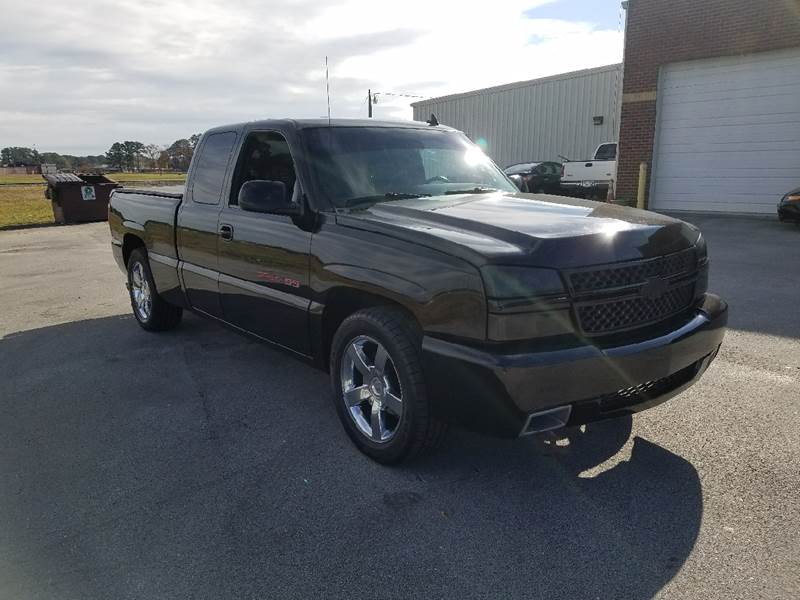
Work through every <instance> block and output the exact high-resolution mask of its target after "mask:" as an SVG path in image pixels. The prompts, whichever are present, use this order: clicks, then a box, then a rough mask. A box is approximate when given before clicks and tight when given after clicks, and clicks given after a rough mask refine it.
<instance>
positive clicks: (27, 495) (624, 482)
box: [0, 315, 702, 599]
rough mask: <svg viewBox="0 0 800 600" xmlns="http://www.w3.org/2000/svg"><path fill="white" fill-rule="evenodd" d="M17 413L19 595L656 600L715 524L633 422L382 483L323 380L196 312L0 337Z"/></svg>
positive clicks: (1, 362) (14, 463) (695, 491)
mask: <svg viewBox="0 0 800 600" xmlns="http://www.w3.org/2000/svg"><path fill="white" fill-rule="evenodd" d="M0 415H2V418H0V481H2V482H4V483H3V485H2V486H0V531H2V537H0V571H1V572H3V573H4V577H3V581H2V582H0V596H3V597H6V596H8V597H33V596H35V597H44V596H47V597H51V596H52V597H81V598H94V597H97V598H109V597H115V598H122V597H164V598H167V597H176V598H177V597H289V596H298V597H309V596H320V597H326V598H337V597H342V598H487V597H505V598H517V597H547V598H565V599H566V598H635V599H645V598H651V597H653V596H654V595H655V594H656V593H657V592H658V591H659V590H660V589H661V588H662V587H663V586H664V585H665V584H667V583H668V582H669V581H670V580H671V579H672V578H673V577H674V576H675V574H676V573H677V572H678V571H679V570H680V568H681V566H682V565H683V564H684V562H685V561H686V560H687V558H688V557H689V555H690V553H691V551H692V548H693V546H694V543H695V540H696V538H697V535H698V532H699V529H700V523H701V516H702V493H701V485H700V480H699V478H698V475H697V472H696V471H695V469H694V467H693V466H692V465H691V464H690V463H688V462H687V461H686V460H684V459H683V458H681V457H679V456H677V455H676V454H674V453H672V452H669V451H668V450H666V449H664V448H662V447H660V446H658V445H656V444H653V443H651V442H648V441H647V440H645V439H642V438H639V437H635V438H634V439H633V440H632V441H631V440H630V435H631V429H632V423H631V420H630V419H621V420H617V421H611V422H607V423H604V424H596V425H593V426H589V427H587V428H586V429H585V430H584V431H580V430H575V431H572V432H570V433H569V436H568V439H567V437H564V436H562V437H561V438H556V437H554V436H551V437H549V438H547V437H545V438H529V439H522V440H515V441H507V440H495V439H489V438H484V437H480V436H477V435H473V434H470V433H467V432H462V431H453V432H451V435H450V437H449V438H448V439H447V441H446V442H445V444H444V446H443V447H442V448H441V449H440V451H439V452H437V453H436V454H434V455H432V456H430V457H427V458H425V459H421V460H419V461H417V462H415V463H413V464H409V465H405V466H402V467H398V468H387V467H383V466H380V465H377V464H375V463H373V462H371V461H369V460H368V459H366V458H365V457H363V456H362V455H361V454H359V453H358V452H357V451H356V450H354V448H353V447H352V445H351V444H350V442H349V440H348V439H347V437H346V436H345V434H344V433H343V431H342V429H341V427H340V425H339V423H338V421H337V419H336V415H335V413H334V410H333V406H332V402H331V394H330V387H329V384H328V379H327V376H326V375H325V374H324V373H320V372H317V371H315V370H313V369H311V368H310V367H308V366H306V365H304V364H302V363H300V362H298V361H296V360H294V359H292V358H290V357H288V356H284V355H283V354H280V353H277V352H275V351H273V350H271V349H269V348H267V347H265V346H263V345H261V344H258V343H255V342H251V341H250V340H248V339H245V338H242V337H240V336H238V335H236V334H233V333H231V332H228V331H226V330H224V329H222V328H220V327H218V326H216V325H214V324H212V323H209V322H206V321H203V320H200V319H198V318H195V317H193V316H191V315H189V316H187V318H186V319H185V322H184V324H183V326H182V327H180V328H179V329H178V330H176V331H174V332H170V333H167V334H156V335H154V334H146V333H144V332H142V331H141V330H140V329H139V328H138V327H137V326H136V325H135V323H134V321H133V319H132V318H131V317H127V316H126V317H109V318H104V319H95V320H87V321H80V322H74V323H66V324H63V325H56V326H52V327H47V328H43V329H38V330H33V331H26V332H20V333H15V334H11V335H8V336H6V337H4V338H2V339H0ZM42 573H47V575H48V576H47V577H41V574H42Z"/></svg>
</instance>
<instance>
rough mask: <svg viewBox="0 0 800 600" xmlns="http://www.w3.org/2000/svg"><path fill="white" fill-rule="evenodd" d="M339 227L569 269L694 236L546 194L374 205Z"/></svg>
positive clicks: (665, 220)
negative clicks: (354, 228)
mask: <svg viewBox="0 0 800 600" xmlns="http://www.w3.org/2000/svg"><path fill="white" fill-rule="evenodd" d="M337 219H338V221H339V222H340V224H342V225H345V226H349V227H357V228H360V229H365V230H370V231H375V232H379V233H382V234H384V235H390V236H392V237H397V238H402V239H406V240H408V241H411V242H413V243H418V244H422V245H425V246H429V247H432V248H435V249H438V250H441V251H444V252H449V253H452V254H457V255H460V256H464V257H465V258H467V259H469V260H470V261H471V262H473V263H476V264H478V265H480V264H484V263H487V262H489V263H503V264H518V263H519V264H528V265H537V266H546V267H556V268H572V267H577V266H587V265H590V264H602V263H608V262H617V261H623V260H635V259H641V258H651V257H655V256H662V255H664V254H669V253H672V252H677V251H679V250H683V249H685V248H688V247H690V246H691V245H692V244H694V243H695V242H696V240H697V238H698V235H699V233H698V231H697V230H696V229H695V228H694V227H692V226H691V225H688V224H687V223H684V222H682V221H679V220H677V219H673V218H671V217H666V216H663V215H659V214H656V213H652V212H648V211H643V210H637V209H633V208H628V207H623V206H617V205H614V204H606V203H601V202H591V201H588V200H581V199H577V198H567V197H562V196H549V195H544V194H514V193H506V192H497V193H492V194H480V195H477V194H463V195H454V196H434V197H430V198H420V199H414V200H402V201H392V202H383V203H379V204H374V205H372V206H371V207H370V208H368V209H364V210H353V211H350V212H347V213H340V215H339V216H338V217H337Z"/></svg>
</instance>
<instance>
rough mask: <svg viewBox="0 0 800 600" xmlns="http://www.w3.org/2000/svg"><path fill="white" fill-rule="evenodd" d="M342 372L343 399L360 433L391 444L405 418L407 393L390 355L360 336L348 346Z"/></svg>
mask: <svg viewBox="0 0 800 600" xmlns="http://www.w3.org/2000/svg"><path fill="white" fill-rule="evenodd" d="M370 357H374V360H372V359H371V358H370ZM339 369H340V377H341V394H342V400H343V402H344V404H345V407H346V410H347V413H348V414H349V416H350V418H351V419H352V420H353V422H354V424H355V425H356V427H357V429H358V431H359V432H360V433H361V434H362V435H364V436H365V437H367V438H368V439H370V440H372V441H373V442H378V443H385V442H388V441H389V440H390V439H392V437H393V436H394V434H395V433H397V430H398V427H399V426H400V422H401V421H402V419H403V390H402V387H400V386H399V381H398V379H397V378H398V373H397V369H396V367H395V365H394V361H393V360H392V357H391V355H390V354H389V352H388V351H387V350H386V348H385V347H384V346H383V345H382V344H381V343H380V342H378V341H377V340H375V339H374V338H371V337H369V336H366V335H359V336H357V337H356V338H355V339H353V340H352V341H351V342H350V343H349V344H348V346H347V349H346V350H345V352H344V356H342V358H341V361H340V365H339ZM389 415H391V417H390V416H389Z"/></svg>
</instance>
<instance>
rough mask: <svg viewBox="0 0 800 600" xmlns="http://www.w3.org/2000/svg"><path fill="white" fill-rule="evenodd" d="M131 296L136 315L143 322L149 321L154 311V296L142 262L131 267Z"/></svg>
mask: <svg viewBox="0 0 800 600" xmlns="http://www.w3.org/2000/svg"><path fill="white" fill-rule="evenodd" d="M131 296H132V298H133V308H134V310H135V311H136V315H137V316H138V317H139V318H140V319H141V320H142V321H147V320H148V319H149V318H150V313H151V312H152V311H153V296H152V293H151V292H150V284H149V283H148V282H147V277H146V276H145V273H144V266H143V265H142V263H140V262H135V263H133V267H131Z"/></svg>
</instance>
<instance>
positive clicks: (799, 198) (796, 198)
mask: <svg viewBox="0 0 800 600" xmlns="http://www.w3.org/2000/svg"><path fill="white" fill-rule="evenodd" d="M784 202H800V194H789V195H788V196H786V197H785V198H784Z"/></svg>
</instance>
